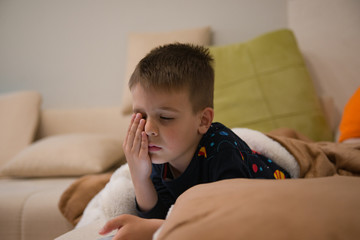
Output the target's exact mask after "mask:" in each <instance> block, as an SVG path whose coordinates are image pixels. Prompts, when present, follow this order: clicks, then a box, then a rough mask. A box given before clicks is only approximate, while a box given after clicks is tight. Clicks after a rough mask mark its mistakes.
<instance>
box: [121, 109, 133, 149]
mask: <svg viewBox="0 0 360 240" xmlns="http://www.w3.org/2000/svg"><path fill="white" fill-rule="evenodd" d="M135 116H136V114H135V113H133V114H132V115H131V120H130V124H129V126H128V129H127V132H126V136H125V139H124V143H123V145H124V146H126V144H127V142H128V136H129V133H130V130H131V126H132V124H133V123H134V120H135Z"/></svg>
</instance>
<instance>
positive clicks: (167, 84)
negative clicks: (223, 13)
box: [129, 43, 214, 112]
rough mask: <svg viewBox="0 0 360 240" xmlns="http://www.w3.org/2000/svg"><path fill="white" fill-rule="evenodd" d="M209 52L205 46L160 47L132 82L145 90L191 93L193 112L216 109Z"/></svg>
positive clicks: (147, 59) (169, 45) (142, 64)
mask: <svg viewBox="0 0 360 240" xmlns="http://www.w3.org/2000/svg"><path fill="white" fill-rule="evenodd" d="M212 63H213V58H212V57H211V56H210V53H209V50H208V49H207V48H205V47H202V46H195V45H191V44H181V43H174V44H168V45H164V46H160V47H157V48H155V49H153V50H152V51H151V52H150V53H148V54H147V55H146V56H145V57H144V58H143V59H142V60H141V61H140V62H139V63H138V65H137V66H136V68H135V70H134V72H133V74H132V76H131V77H130V80H129V88H130V89H131V88H132V87H134V86H135V85H136V84H137V83H140V84H141V86H142V87H143V88H145V89H155V90H165V91H180V90H189V96H190V101H191V103H192V106H193V111H194V112H197V111H199V110H201V109H204V108H206V107H211V108H213V98H214V69H213V67H212Z"/></svg>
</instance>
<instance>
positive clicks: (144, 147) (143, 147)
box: [139, 131, 149, 157]
mask: <svg viewBox="0 0 360 240" xmlns="http://www.w3.org/2000/svg"><path fill="white" fill-rule="evenodd" d="M148 147H149V146H148V139H147V135H146V133H145V132H144V131H142V132H141V146H140V154H139V155H140V156H142V157H144V156H147V155H148V154H149V153H148V151H149V149H148Z"/></svg>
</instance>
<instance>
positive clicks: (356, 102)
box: [339, 87, 360, 142]
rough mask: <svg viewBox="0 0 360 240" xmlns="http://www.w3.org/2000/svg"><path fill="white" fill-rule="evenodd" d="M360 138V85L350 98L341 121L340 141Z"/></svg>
mask: <svg viewBox="0 0 360 240" xmlns="http://www.w3.org/2000/svg"><path fill="white" fill-rule="evenodd" d="M350 138H360V87H359V88H358V89H357V90H356V92H355V93H354V95H353V96H352V97H351V98H350V99H349V102H348V103H347V104H346V106H345V108H344V112H343V116H342V119H341V122H340V137H339V142H342V141H344V140H347V139H350Z"/></svg>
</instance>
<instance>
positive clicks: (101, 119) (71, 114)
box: [36, 107, 130, 139]
mask: <svg viewBox="0 0 360 240" xmlns="http://www.w3.org/2000/svg"><path fill="white" fill-rule="evenodd" d="M129 122H130V115H128V116H124V115H122V113H121V109H120V108H117V107H109V108H88V109H44V110H42V111H41V113H40V123H39V127H38V132H37V137H36V139H40V138H44V137H48V136H52V135H58V134H66V133H105V134H110V135H114V136H116V137H119V138H120V139H123V138H124V136H125V133H126V131H127V128H128V124H129Z"/></svg>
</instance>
